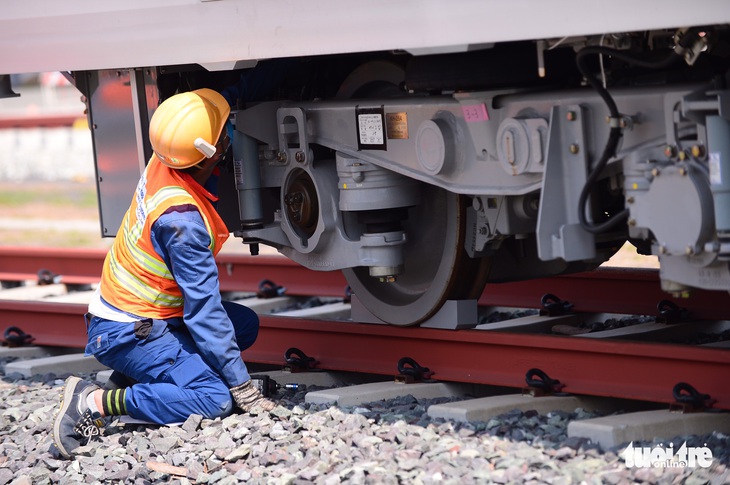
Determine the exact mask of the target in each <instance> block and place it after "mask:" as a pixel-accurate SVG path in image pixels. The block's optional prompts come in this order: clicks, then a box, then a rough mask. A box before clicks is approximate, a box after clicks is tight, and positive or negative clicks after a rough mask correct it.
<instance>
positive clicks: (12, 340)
mask: <svg viewBox="0 0 730 485" xmlns="http://www.w3.org/2000/svg"><path fill="white" fill-rule="evenodd" d="M34 340H35V337H33V336H32V335H29V334H27V333H25V332H23V331H22V330H21V329H19V328H18V327H8V328H7V329H6V330H5V345H7V346H8V347H22V346H24V345H30V343H31V342H33V341H34Z"/></svg>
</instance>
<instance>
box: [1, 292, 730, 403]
mask: <svg viewBox="0 0 730 485" xmlns="http://www.w3.org/2000/svg"><path fill="white" fill-rule="evenodd" d="M85 311H86V308H85V306H84V305H79V304H69V303H48V302H16V301H3V300H0V315H2V319H3V323H4V324H5V325H7V326H17V327H19V328H20V329H21V330H22V331H23V332H25V333H26V334H29V335H31V336H33V337H35V340H34V342H33V343H34V344H35V345H52V346H65V347H78V348H83V347H84V346H85V344H86V332H85V331H86V329H85V324H84V320H83V318H82V315H83V313H84V312H85ZM292 347H296V348H298V349H300V350H302V351H303V352H304V353H306V354H307V355H308V356H310V357H313V358H315V359H316V360H318V361H319V363H318V368H320V369H325V370H341V371H356V372H369V373H374V374H383V375H395V374H397V362H398V361H399V360H400V359H401V358H403V357H410V358H412V359H414V360H415V361H416V362H418V363H419V364H420V365H422V366H424V367H428V368H429V369H430V370H431V371H433V372H434V373H435V374H434V376H433V377H434V378H436V379H439V380H444V381H458V382H472V383H479V384H492V385H497V386H508V387H517V388H519V387H523V386H524V385H525V374H526V373H527V371H528V370H530V369H533V368H538V369H540V370H542V371H544V372H546V373H547V374H548V375H549V376H550V377H551V378H553V379H558V380H560V382H561V383H562V384H564V385H565V387H564V389H563V391H564V392H568V393H574V394H588V395H595V396H609V397H619V398H626V399H637V400H644V401H652V402H661V403H672V402H673V401H674V398H673V395H672V389H673V387H674V386H675V385H676V384H678V383H679V382H686V383H689V384H690V385H692V386H693V387H695V388H696V389H697V390H698V391H699V392H701V393H705V394H709V395H710V396H711V397H712V398H713V399H715V400H716V403H715V405H714V407H715V408H718V409H730V387H728V386H727V379H726V377H727V376H728V375H730V351H727V350H722V349H708V348H699V347H692V346H682V345H672V344H652V343H641V342H626V341H606V340H596V339H590V340H589V339H584V338H580V337H557V336H548V335H524V334H520V335H516V334H510V333H506V332H494V331H484V330H436V329H425V328H418V327H407V328H403V327H394V326H387V325H371V324H361V323H352V322H335V321H317V320H308V319H300V318H287V317H277V316H270V315H262V316H261V327H260V330H259V336H258V340H257V341H256V343H255V344H254V345H253V346H252V347H251V348H250V349H248V350H246V351H245V352H244V354H243V355H244V359H245V360H246V361H248V362H258V363H266V364H282V365H283V364H284V363H285V361H284V355H285V353H286V351H287V350H288V349H289V348H292Z"/></svg>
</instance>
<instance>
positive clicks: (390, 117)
mask: <svg viewBox="0 0 730 485" xmlns="http://www.w3.org/2000/svg"><path fill="white" fill-rule="evenodd" d="M385 129H386V132H387V134H388V138H389V139H391V140H407V139H408V114H407V113H405V112H403V113H386V114H385Z"/></svg>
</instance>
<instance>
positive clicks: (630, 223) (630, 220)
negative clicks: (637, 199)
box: [629, 219, 636, 227]
mask: <svg viewBox="0 0 730 485" xmlns="http://www.w3.org/2000/svg"><path fill="white" fill-rule="evenodd" d="M635 225H636V219H629V226H631V227H633V226H635Z"/></svg>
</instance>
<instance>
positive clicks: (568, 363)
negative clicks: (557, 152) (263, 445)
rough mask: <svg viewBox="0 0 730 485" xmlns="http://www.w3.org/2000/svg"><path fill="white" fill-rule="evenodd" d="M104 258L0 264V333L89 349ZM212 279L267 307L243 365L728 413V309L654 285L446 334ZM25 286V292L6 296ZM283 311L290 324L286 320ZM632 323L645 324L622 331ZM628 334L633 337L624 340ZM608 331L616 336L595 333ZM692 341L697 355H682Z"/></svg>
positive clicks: (241, 261)
mask: <svg viewBox="0 0 730 485" xmlns="http://www.w3.org/2000/svg"><path fill="white" fill-rule="evenodd" d="M103 256H104V252H103V251H86V250H69V249H36V248H3V249H2V250H0V268H2V269H1V270H0V281H3V286H4V287H5V288H4V289H3V290H2V291H0V315H2V322H3V325H4V329H2V330H4V331H6V332H7V330H6V329H7V328H10V327H16V328H18V329H20V330H21V331H22V332H23V333H25V334H29V335H31V336H32V337H33V338H34V341H33V343H34V344H36V345H48V346H63V347H76V348H81V347H83V346H84V345H85V341H86V339H85V329H84V327H83V319H82V318H81V315H82V314H83V313H84V312H85V309H86V304H85V303H84V301H85V298H86V296H85V295H86V293H85V291H88V288H89V287H90V286H89V285H93V284H95V283H96V281H97V278H98V276H97V275H98V274H100V271H101V264H102V261H103ZM219 265H220V273H221V287H222V291H223V292H224V293H226V296H227V297H228V298H229V299H234V300H235V299H238V300H239V301H240V302H241V303H243V304H246V305H248V306H256V305H262V306H259V307H258V310H257V311H258V312H259V313H260V315H261V331H260V334H259V339H258V341H257V343H256V344H255V345H254V347H252V348H251V349H250V350H249V351H247V355H246V359H247V361H250V362H258V363H263V364H275V365H276V364H282V363H284V358H283V357H284V355H285V353H286V352H287V349H290V348H297V349H301V350H302V351H303V352H304V353H306V355H308V356H311V357H313V358H314V359H316V360H317V362H318V364H317V366H318V368H319V369H323V370H339V371H357V372H368V373H374V374H384V375H393V374H396V373H397V370H398V362H399V361H400V360H401V359H403V358H410V359H413V360H414V361H416V362H417V363H418V364H420V365H422V366H424V367H427V368H428V369H430V371H431V372H433V373H434V375H433V377H434V378H435V379H438V380H442V381H458V382H469V383H478V384H492V385H499V386H508V387H514V388H520V387H524V386H525V382H526V376H527V373H528V371H530V370H533V369H537V370H539V371H541V372H544V373H545V375H547V376H549V377H550V378H552V379H556V380H559V381H560V385H561V386H562V387H561V389H560V390H561V391H562V392H568V393H575V394H587V395H595V396H608V397H619V398H628V399H636V400H644V401H651V402H657V403H668V404H674V403H676V401H677V398H678V397H679V398H680V400H683V401H685V402H687V401H688V400H690V399H689V398H690V397H691V396H690V395H688V392H687V390H686V388H685V390H684V391H682V390H681V389H680V391H679V392H678V391H677V385H678V384H680V383H685V384H689V386H691V387H690V388H689V389H694V390H696V391H697V392H698V394H705V395H708V396H709V398H708V399H703V400H701V401H703V402H702V403H700V400H697V399H694V404H709V403H710V401H713V403H712V406H713V407H714V408H716V409H730V387H728V386H727V385H726V376H727V375H728V374H730V348H728V340H727V334H728V333H729V332H728V328H730V326H728V324H727V322H726V320H730V315H727V312H728V311H730V305H728V298H729V297H728V295H727V294H725V293H722V292H699V293H698V294H696V295H693V297H692V298H690V299H686V300H675V299H671V298H667V297H666V295H664V294H662V293H661V292H660V291H659V290H658V281H657V275H656V273H655V272H653V271H649V270H643V271H627V270H600V271H596V272H593V273H588V274H578V275H572V276H563V277H557V278H549V279H541V280H534V281H529V282H520V283H509V284H500V285H488V287H487V289H486V291H485V292H484V294H483V295H482V296H481V298H480V299H479V322H485V323H478V324H477V325H475V326H471V327H470V328H466V329H464V328H462V329H459V330H449V329H439V328H423V327H405V328H404V327H393V326H387V325H377V324H368V323H361V322H358V321H353V320H352V318H351V316H350V315H351V314H352V311H351V310H352V306H351V304H350V303H349V302H347V301H346V300H347V298H346V294H345V291H346V290H345V288H346V283H345V280H344V278H343V277H342V276H341V275H340V274H339V273H326V272H313V271H310V270H307V269H305V268H303V267H301V266H299V265H297V264H295V263H292V262H291V261H289V260H287V259H285V258H281V257H276V256H257V257H248V256H242V255H220V256H219ZM39 280H40V281H39ZM263 280H268V281H269V282H271V283H270V284H267V285H264V287H265V289H271V288H270V287H271V286H274V287H275V286H277V284H278V285H281V286H282V287H285V288H286V289H285V291H284V290H282V291H280V292H279V293H283V296H280V297H279V298H280V299H279V300H277V299H276V298H274V299H262V298H259V297H256V292H259V293H260V292H261V289H262V288H261V282H262V281H263ZM19 282H23V286H20V287H17V288H12V287H13V286H17V285H18V284H19ZM274 282H275V283H274ZM40 283H44V284H40ZM33 292H35V293H36V295H35V296H33V295H32V293H33ZM313 295H314V296H317V297H320V300H322V301H324V302H326V303H327V304H325V305H323V306H320V307H319V308H315V309H310V310H292V309H291V308H293V307H296V306H297V305H299V306H301V304H302V302H309V303H311V297H312V296H313ZM545 295H551V296H549V297H547V298H546V297H545ZM262 301H265V302H266V303H265V304H262V303H261V302H262ZM277 301H278V303H277ZM659 302H661V303H660V304H659V305H658V303H659ZM352 304H353V305H355V304H357V301H356V300H355V301H354V302H353V303H352ZM277 306H278V307H279V308H278V309H277V310H274V309H275V308H276V307H277ZM286 306H289V307H290V308H289V309H288V310H289V311H288V313H287V312H286V311H282V310H281V307H286ZM272 310H273V311H277V312H278V313H273V312H272ZM660 310H661V311H660ZM292 312H293V313H292ZM292 315H295V316H296V318H293V317H292ZM626 315H643V316H644V317H643V320H640V319H636V318H633V320H631V319H629V320H630V321H629V320H627V317H626ZM495 316H496V317H495ZM495 318H496V320H497V321H495ZM626 321H629V323H637V322H640V323H638V324H635V325H626V326H624V325H625V323H622V322H626ZM486 322H488V323H486ZM607 322H608V326H609V327H611V326H613V327H619V328H609V329H600V328H599V327H605V326H606V323H607ZM556 332H558V333H557V334H556ZM723 332H724V334H723ZM698 335H704V340H698V338H697V337H698ZM713 335H714V337H713ZM723 335H724V340H723ZM692 339H694V341H695V343H694V344H691V343H681V342H691V341H692ZM708 340H709V341H708ZM698 342H699V343H698Z"/></svg>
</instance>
